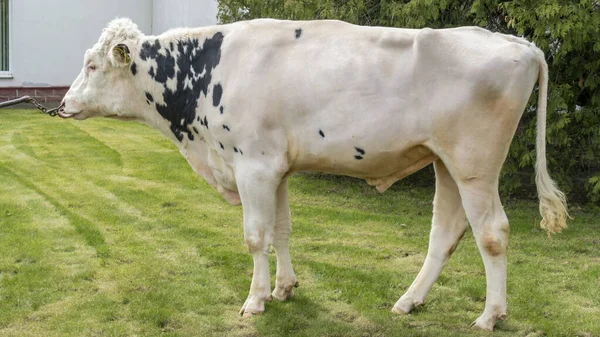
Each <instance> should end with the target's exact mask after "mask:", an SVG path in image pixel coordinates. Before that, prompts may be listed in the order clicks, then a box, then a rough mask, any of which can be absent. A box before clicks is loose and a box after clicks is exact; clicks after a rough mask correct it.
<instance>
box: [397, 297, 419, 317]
mask: <svg viewBox="0 0 600 337" xmlns="http://www.w3.org/2000/svg"><path fill="white" fill-rule="evenodd" d="M421 305H423V302H422V301H417V300H413V299H411V298H408V297H404V296H402V297H400V299H399V300H398V302H396V304H394V307H393V308H392V312H393V313H395V314H398V315H406V314H409V313H410V312H411V311H412V310H413V309H414V308H416V307H418V306H421Z"/></svg>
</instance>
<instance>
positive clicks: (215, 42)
mask: <svg viewBox="0 0 600 337" xmlns="http://www.w3.org/2000/svg"><path fill="white" fill-rule="evenodd" d="M222 43H223V34H222V33H216V34H215V35H213V36H212V37H211V38H207V39H206V40H205V41H204V42H203V43H202V44H200V41H199V40H198V39H194V38H185V39H182V40H178V41H172V42H169V45H168V47H165V48H163V47H162V46H161V44H160V42H159V41H158V40H154V41H146V42H144V44H142V49H141V51H140V58H141V59H142V60H144V61H148V60H150V59H151V60H154V61H155V62H156V65H157V66H156V70H155V69H154V68H153V67H151V68H150V71H149V72H148V74H149V75H150V76H151V77H152V78H153V79H154V80H155V81H156V82H159V83H161V84H162V85H163V87H164V92H163V100H164V102H165V104H164V105H162V104H159V103H156V110H157V111H158V113H160V115H161V116H162V117H163V118H165V119H167V120H169V121H170V122H171V131H172V132H173V134H174V135H175V137H176V138H177V139H178V140H179V141H182V140H183V137H184V134H187V135H188V138H189V139H193V135H192V132H191V131H190V128H189V127H188V126H189V125H190V124H192V123H193V122H194V120H195V119H196V108H197V106H198V100H199V99H200V94H201V93H204V97H206V95H207V93H208V88H209V86H210V85H211V81H212V71H213V69H215V68H216V66H217V65H218V64H219V61H220V60H221V45H222ZM176 68H177V71H176ZM200 74H202V76H200ZM173 79H175V83H176V84H177V88H176V89H175V90H174V91H173V90H171V89H170V88H168V87H167V81H168V80H173ZM186 82H187V83H190V84H191V85H186ZM218 86H219V88H220V93H219V101H220V95H221V94H222V93H223V88H222V87H221V86H220V85H218ZM216 87H217V86H215V91H216V90H217V89H216ZM215 98H216V97H215V93H214V92H213V102H214V100H215ZM217 105H218V104H217ZM215 106H216V105H215ZM200 121H201V124H203V125H204V126H205V127H207V128H208V120H207V118H206V116H204V119H203V120H202V119H201V120H200Z"/></svg>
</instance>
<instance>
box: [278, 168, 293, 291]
mask: <svg viewBox="0 0 600 337" xmlns="http://www.w3.org/2000/svg"><path fill="white" fill-rule="evenodd" d="M291 231H292V224H291V222H290V206H289V202H288V194H287V180H284V181H282V182H281V184H280V185H279V188H278V189H277V215H276V219H275V234H274V239H273V248H275V254H276V255H277V277H276V282H275V289H274V290H273V297H275V298H276V299H278V300H280V301H285V300H287V299H288V298H292V297H293V296H294V290H293V287H297V286H298V282H296V274H294V269H293V268H292V261H291V259H290V253H289V245H288V242H289V238H290V233H291Z"/></svg>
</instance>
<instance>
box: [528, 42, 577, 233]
mask: <svg viewBox="0 0 600 337" xmlns="http://www.w3.org/2000/svg"><path fill="white" fill-rule="evenodd" d="M532 49H533V50H534V51H535V53H536V55H537V57H538V62H539V64H540V70H539V77H538V85H539V92H538V106H537V139H536V152H537V153H536V156H537V160H536V163H535V184H536V185H537V191H538V197H539V199H540V214H541V215H542V221H541V223H540V225H541V227H542V228H543V229H544V230H546V232H547V233H548V236H550V234H552V233H560V232H561V231H562V229H563V228H566V227H567V223H566V218H567V217H568V216H569V214H568V213H567V201H566V198H565V194H564V193H563V192H561V191H560V190H559V189H558V188H557V187H556V183H555V182H554V181H553V180H552V178H550V175H549V174H548V167H547V163H546V103H547V100H548V64H546V60H545V58H544V52H542V51H541V50H540V49H539V48H537V47H535V46H532Z"/></svg>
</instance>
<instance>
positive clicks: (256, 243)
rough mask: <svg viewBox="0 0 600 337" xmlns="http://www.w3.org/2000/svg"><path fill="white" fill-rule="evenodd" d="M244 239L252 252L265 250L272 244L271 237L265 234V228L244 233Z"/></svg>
mask: <svg viewBox="0 0 600 337" xmlns="http://www.w3.org/2000/svg"><path fill="white" fill-rule="evenodd" d="M244 241H245V242H246V246H247V247H248V251H250V253H256V252H261V251H262V252H264V253H266V252H267V251H268V250H269V245H270V244H271V242H270V241H271V240H270V237H269V236H268V235H266V234H265V231H264V230H258V231H255V232H252V233H247V234H245V235H244Z"/></svg>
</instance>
